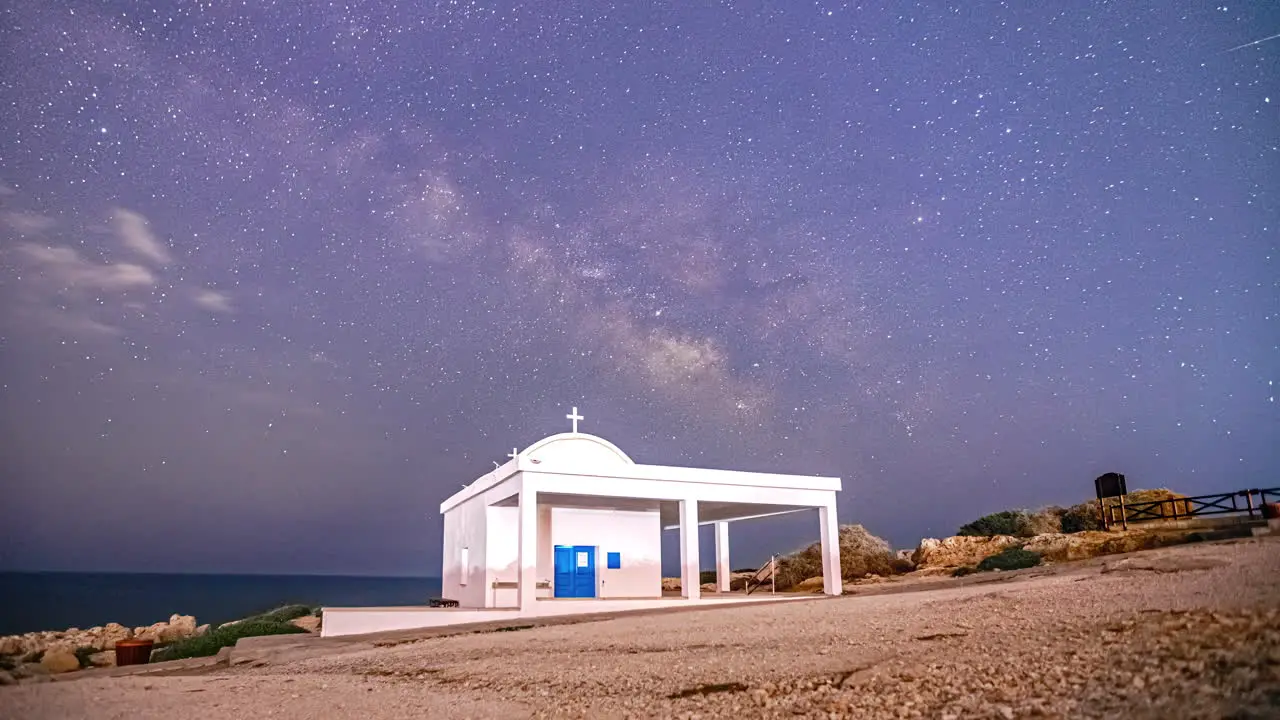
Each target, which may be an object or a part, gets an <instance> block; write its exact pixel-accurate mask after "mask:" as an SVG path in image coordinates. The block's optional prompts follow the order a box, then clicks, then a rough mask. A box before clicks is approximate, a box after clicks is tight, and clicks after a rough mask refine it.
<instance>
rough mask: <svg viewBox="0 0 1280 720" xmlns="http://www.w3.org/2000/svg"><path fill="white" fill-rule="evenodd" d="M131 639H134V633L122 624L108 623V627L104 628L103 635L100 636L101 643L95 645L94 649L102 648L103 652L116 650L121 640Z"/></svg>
mask: <svg viewBox="0 0 1280 720" xmlns="http://www.w3.org/2000/svg"><path fill="white" fill-rule="evenodd" d="M131 637H133V631H132V630H130V629H129V628H127V627H125V626H123V625H121V624H120V623H107V624H106V626H105V627H103V628H102V633H101V634H100V635H99V641H98V642H96V643H94V647H97V648H102V649H103V650H111V649H114V648H115V646H116V643H118V642H120V641H121V640H128V639H129V638H131Z"/></svg>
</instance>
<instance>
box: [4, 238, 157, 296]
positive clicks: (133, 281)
mask: <svg viewBox="0 0 1280 720" xmlns="http://www.w3.org/2000/svg"><path fill="white" fill-rule="evenodd" d="M18 249H19V250H20V251H21V252H22V253H23V254H24V255H26V256H27V257H28V258H29V259H30V260H32V261H33V262H34V263H35V265H36V266H37V267H38V268H39V269H40V270H41V271H43V272H44V273H45V274H46V275H47V276H48V277H49V278H50V279H51V280H53V281H55V282H56V283H58V284H60V285H61V286H63V287H66V288H79V289H92V290H116V291H121V290H129V289H132V288H145V287H151V286H153V285H155V283H156V277H155V275H153V274H152V273H151V271H150V270H148V269H147V268H145V267H143V266H141V265H136V264H134V263H95V262H93V261H92V260H89V259H87V258H85V257H82V256H81V255H80V253H78V252H76V251H75V250H74V249H72V248H69V247H47V246H44V245H36V244H34V243H23V244H22V245H19V246H18Z"/></svg>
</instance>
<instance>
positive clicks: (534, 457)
mask: <svg viewBox="0 0 1280 720" xmlns="http://www.w3.org/2000/svg"><path fill="white" fill-rule="evenodd" d="M566 417H567V419H569V420H570V421H571V422H572V426H571V427H572V429H571V431H570V432H567V433H561V434H557V435H552V436H550V437H547V438H544V439H542V440H539V441H538V442H536V443H534V444H533V445H530V446H529V447H527V448H525V449H524V450H519V449H513V450H512V452H511V453H510V454H509V455H508V460H507V462H506V463H505V464H503V465H500V466H498V467H496V468H494V469H493V470H492V471H491V472H488V473H486V474H485V475H483V476H481V477H480V478H477V479H476V480H475V481H474V482H472V483H470V484H469V485H466V486H465V487H464V488H463V489H461V490H459V491H458V492H456V493H454V495H453V496H452V497H449V498H448V499H446V500H445V501H444V502H443V503H441V505H440V513H441V514H442V515H443V516H444V548H443V551H444V552H443V567H442V572H441V577H442V580H443V587H442V593H441V595H442V597H444V598H446V599H449V600H454V601H456V602H457V603H458V605H459V607H457V608H428V607H398V608H325V609H324V627H323V629H322V633H323V634H324V635H326V636H334V635H348V634H356V633H368V632H378V631H383V630H405V629H412V628H420V627H436V626H441V625H452V624H459V623H473V622H489V621H494V620H504V619H521V618H532V617H542V616H547V615H564V614H573V613H599V612H618V611H625V610H638V609H647V608H655V607H668V606H672V605H673V604H678V603H690V602H718V603H723V602H755V601H760V600H765V599H778V598H779V597H781V596H770V595H769V594H767V593H766V594H764V595H763V596H761V595H760V594H755V595H750V596H748V595H746V594H745V593H742V592H737V593H731V592H730V591H729V576H730V567H731V566H730V562H729V528H730V524H731V523H733V522H735V521H740V520H748V519H751V518H760V517H766V516H771V515H781V514H784V513H794V512H800V511H806V510H815V509H816V510H817V514H818V519H819V523H818V525H819V533H820V540H821V545H822V566H823V587H824V594H825V595H839V594H840V592H841V587H842V583H841V579H840V548H839V543H838V541H837V530H838V525H837V518H836V493H837V492H839V491H840V489H841V483H840V478H835V477H815V476H809V475H779V474H772V473H753V472H741V471H735V470H713V469H703V468H690V467H675V466H669V465H641V464H638V463H636V462H635V461H633V460H632V459H631V458H630V457H628V456H627V454H626V453H625V452H623V451H622V450H621V449H620V448H618V447H617V446H616V445H614V444H613V443H611V442H609V441H608V440H605V439H604V438H600V437H597V436H595V435H590V434H586V433H582V432H579V431H578V423H579V421H581V420H583V417H582V416H581V415H579V414H578V409H577V408H576V407H575V408H573V411H572V412H571V413H570V414H569V415H568V416H566ZM703 525H713V526H714V527H715V532H714V537H715V569H716V592H714V593H707V594H703V592H702V590H701V583H700V580H699V575H700V570H701V567H700V564H699V557H700V552H701V548H700V547H699V537H698V528H699V527H700V526H703ZM668 529H678V530H679V532H680V567H681V571H680V581H681V582H680V588H681V590H680V596H678V597H664V593H663V588H662V550H661V540H662V532H663V530H668ZM799 597H801V598H802V597H809V598H812V597H814V596H812V595H809V596H799Z"/></svg>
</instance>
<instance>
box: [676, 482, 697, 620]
mask: <svg viewBox="0 0 1280 720" xmlns="http://www.w3.org/2000/svg"><path fill="white" fill-rule="evenodd" d="M700 567H701V565H700V564H699V561H698V501H697V500H681V501H680V594H681V595H683V596H685V597H686V598H689V599H690V600H697V599H699V598H701V597H702V584H701V583H700V582H699V578H698V575H699V574H700V570H699V569H700Z"/></svg>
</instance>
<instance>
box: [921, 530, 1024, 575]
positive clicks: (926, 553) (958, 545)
mask: <svg viewBox="0 0 1280 720" xmlns="http://www.w3.org/2000/svg"><path fill="white" fill-rule="evenodd" d="M1024 542H1026V540H1024V539H1022V538H1016V537H1012V536H1009V535H995V536H993V537H969V536H956V537H949V538H943V539H941V540H938V539H935V538H925V539H923V540H921V541H920V547H918V548H916V551H915V552H914V553H912V554H911V562H913V563H914V564H915V566H916V568H917V569H920V570H928V569H935V568H954V567H965V566H970V565H976V564H978V563H979V562H981V561H982V559H983V558H986V557H990V556H992V555H995V554H996V553H998V552H1000V551H1001V550H1003V549H1005V548H1007V547H1009V546H1010V545H1018V544H1021V543H1024Z"/></svg>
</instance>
